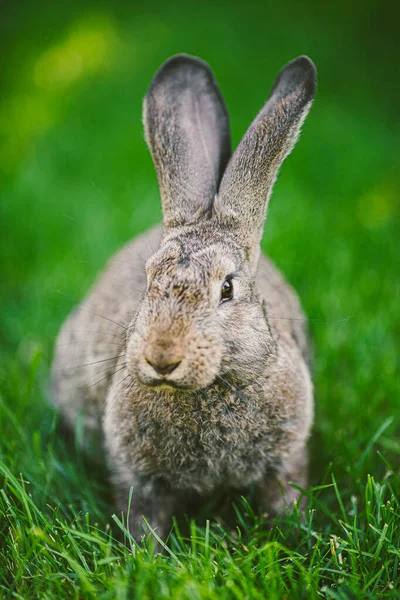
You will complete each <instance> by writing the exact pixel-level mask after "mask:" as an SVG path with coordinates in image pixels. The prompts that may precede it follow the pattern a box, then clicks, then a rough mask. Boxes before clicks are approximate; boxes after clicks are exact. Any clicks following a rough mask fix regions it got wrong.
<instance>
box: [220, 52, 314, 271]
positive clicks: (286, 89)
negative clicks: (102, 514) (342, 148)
mask: <svg viewBox="0 0 400 600" xmlns="http://www.w3.org/2000/svg"><path fill="white" fill-rule="evenodd" d="M315 90H316V70H315V66H314V64H313V62H312V61H311V60H310V59H309V58H307V57H306V56H301V57H299V58H297V59H295V60H293V61H292V62H290V63H288V64H287V65H286V66H285V67H284V68H283V69H282V71H281V72H280V73H279V75H278V78H277V79H276V81H275V84H274V87H273V88H272V92H271V95H270V97H269V99H268V101H267V103H266V105H265V106H264V108H263V109H262V110H261V112H260V113H259V114H258V116H257V117H256V119H255V120H254V121H253V123H252V124H251V125H250V128H249V129H248V131H247V133H246V134H245V136H244V138H243V139H242V141H241V142H240V144H239V146H238V147H237V148H236V150H235V152H234V153H233V156H232V158H231V160H230V161H229V164H228V166H227V168H226V170H225V173H224V176H223V178H222V181H221V186H220V189H219V192H218V196H217V198H216V199H215V203H214V218H216V219H217V221H218V222H219V223H220V225H221V226H222V227H224V228H226V229H228V230H230V231H231V232H232V233H234V235H235V237H236V238H237V240H238V241H239V243H240V244H241V245H242V246H243V247H244V248H246V250H248V252H249V255H250V256H251V257H252V258H253V259H254V260H256V259H257V257H258V254H259V243H260V240H261V237H262V232H263V226H264V220H265V216H266V209H267V203H268V199H269V196H270V194H271V191H272V186H273V184H274V182H275V179H276V176H277V174H278V169H279V167H280V166H281V164H282V162H283V161H284V159H285V158H286V156H287V155H288V154H289V153H290V151H291V150H292V148H293V146H294V144H295V142H296V140H297V138H298V135H299V133H300V128H301V125H302V123H303V121H304V119H305V118H306V116H307V114H308V111H309V110H310V108H311V103H312V100H313V98H314V94H315Z"/></svg>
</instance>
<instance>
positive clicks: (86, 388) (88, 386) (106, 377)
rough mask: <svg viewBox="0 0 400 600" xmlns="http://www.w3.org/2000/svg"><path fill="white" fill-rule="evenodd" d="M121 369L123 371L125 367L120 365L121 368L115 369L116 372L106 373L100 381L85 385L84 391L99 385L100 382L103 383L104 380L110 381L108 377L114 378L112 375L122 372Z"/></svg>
mask: <svg viewBox="0 0 400 600" xmlns="http://www.w3.org/2000/svg"><path fill="white" fill-rule="evenodd" d="M122 369H125V365H122V366H121V367H119V369H117V370H116V371H114V372H113V373H108V374H107V375H106V376H105V377H102V378H101V379H99V380H98V381H95V382H94V383H91V384H90V385H87V386H86V387H85V390H88V389H90V388H91V387H94V386H95V385H98V384H99V383H101V382H102V381H104V380H105V379H110V377H114V375H116V373H119V372H120V371H122Z"/></svg>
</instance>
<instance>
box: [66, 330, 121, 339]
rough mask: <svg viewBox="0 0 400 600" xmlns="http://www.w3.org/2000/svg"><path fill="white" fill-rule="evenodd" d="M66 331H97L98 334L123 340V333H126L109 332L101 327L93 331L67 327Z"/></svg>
mask: <svg viewBox="0 0 400 600" xmlns="http://www.w3.org/2000/svg"><path fill="white" fill-rule="evenodd" d="M65 331H68V332H69V333H78V332H79V333H81V332H83V333H95V334H96V335H97V334H99V333H101V335H109V336H111V337H115V338H117V340H121V342H122V341H123V335H124V334H121V335H117V334H116V333H109V332H107V331H103V330H101V329H99V330H98V331H92V330H90V329H66V330H65Z"/></svg>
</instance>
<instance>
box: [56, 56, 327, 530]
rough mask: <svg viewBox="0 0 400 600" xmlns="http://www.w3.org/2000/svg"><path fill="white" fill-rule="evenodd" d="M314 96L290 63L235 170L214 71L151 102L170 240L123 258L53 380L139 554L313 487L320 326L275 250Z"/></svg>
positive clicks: (272, 511)
mask: <svg viewBox="0 0 400 600" xmlns="http://www.w3.org/2000/svg"><path fill="white" fill-rule="evenodd" d="M315 91H316V70H315V66H314V64H313V62H312V61H311V60H310V59H309V58H307V57H305V56H301V57H299V58H297V59H295V60H293V61H291V62H289V63H288V64H287V65H286V66H285V67H284V68H283V69H282V70H281V72H280V73H279V75H278V77H277V79H276V81H275V84H274V86H273V88H272V91H271V94H270V97H269V99H268V101H267V103H266V104H265V106H264V107H263V108H262V110H261V112H260V113H259V114H258V116H257V117H256V119H255V120H254V121H253V123H252V124H251V126H250V128H249V129H248V131H247V133H246V134H245V135H244V137H243V139H242V141H241V142H240V144H239V145H238V147H237V148H236V150H235V151H234V152H233V154H232V155H231V141H230V127H229V119H228V113H227V109H226V106H225V103H224V100H223V98H222V95H221V92H220V91H219V88H218V86H217V83H216V81H215V79H214V76H213V73H212V71H211V69H210V67H209V66H208V65H207V63H205V62H203V61H202V60H201V59H199V58H196V57H192V56H189V55H185V54H180V55H177V56H174V57H172V58H170V59H168V60H167V61H166V62H165V63H164V64H163V65H162V66H161V67H160V68H159V70H158V71H157V73H156V74H155V76H154V78H153V80H152V83H151V85H150V88H149V90H148V93H147V95H146V97H145V100H144V111H143V122H144V129H145V137H146V141H147V144H148V146H149V149H150V153H151V155H152V158H153V161H154V165H155V170H156V174H157V178H158V184H159V188H160V196H161V204H162V213H163V222H162V226H159V227H155V228H154V229H152V230H150V231H149V232H147V233H144V234H142V235H140V236H139V237H137V238H136V239H135V240H133V241H132V242H130V243H128V244H127V245H126V246H125V247H124V248H123V249H122V250H121V251H120V252H119V253H118V254H117V255H116V256H115V257H114V258H113V259H111V261H110V262H109V264H108V266H107V268H106V269H105V271H104V273H103V274H102V275H101V276H100V278H99V280H98V282H97V283H96V284H95V285H94V287H93V289H92V290H91V291H90V293H89V294H88V296H87V297H86V299H85V300H84V302H83V303H82V304H81V305H80V306H79V307H78V308H76V309H75V310H74V311H73V312H72V314H71V315H70V316H69V317H68V319H67V321H66V322H65V324H64V325H63V327H62V329H61V332H60V334H59V336H58V341H57V345H56V349H55V356H54V361H53V367H52V376H51V382H52V397H53V399H54V403H55V405H57V406H58V407H59V408H60V410H61V413H62V414H63V416H64V418H65V421H66V422H67V424H68V426H69V427H71V428H72V429H73V428H74V427H75V425H76V421H77V418H78V416H79V415H82V418H83V420H84V426H85V428H86V429H87V431H89V432H90V431H91V432H94V433H95V432H101V435H102V439H103V440H104V442H103V443H104V449H105V456H106V461H107V464H108V467H109V471H110V477H111V480H112V484H113V486H114V489H115V496H116V505H117V508H118V510H123V511H126V510H127V507H128V497H129V494H130V493H131V497H130V510H129V528H130V531H131V534H132V535H133V537H134V538H135V539H137V540H140V539H141V536H142V534H143V531H144V530H145V528H146V526H145V525H144V523H145V522H147V523H148V524H149V525H150V527H151V528H153V529H154V530H155V531H157V533H158V535H159V536H160V537H161V538H162V539H165V538H167V536H168V534H169V531H170V528H171V526H172V522H173V518H174V516H176V515H179V514H185V512H186V511H188V510H190V506H191V503H192V502H200V504H201V503H202V502H203V501H204V502H205V501H206V499H208V498H212V497H213V496H215V495H217V494H219V493H221V492H224V491H226V490H247V489H250V488H251V489H253V490H255V494H256V499H257V506H258V507H259V510H260V511H261V514H265V515H266V518H267V520H268V519H271V518H273V517H274V516H277V515H279V514H281V513H283V512H285V511H286V510H288V509H289V508H290V506H291V505H292V504H293V503H294V502H295V501H296V500H298V498H299V496H300V492H299V488H303V487H304V486H306V484H307V448H306V446H307V440H308V437H309V434H310V428H311V425H312V421H313V384H312V378H311V373H310V343H309V339H308V334H307V322H306V318H305V316H304V314H303V311H302V309H301V306H300V303H299V300H298V297H297V295H296V293H295V292H294V290H293V289H292V288H291V287H290V285H289V284H288V283H287V282H286V281H285V279H284V278H283V276H282V275H281V274H280V272H279V271H278V270H277V268H276V267H275V266H274V265H273V263H272V262H271V261H270V260H269V259H267V258H266V257H264V256H263V255H261V250H260V241H261V237H262V234H263V227H264V221H265V218H266V212H267V205H268V201H269V198H270V195H271V191H272V187H273V184H274V182H275V180H276V177H277V173H278V170H279V167H280V166H281V164H282V162H283V160H284V159H285V157H286V156H287V155H288V154H289V153H290V151H291V150H292V148H293V146H294V144H295V142H296V140H297V138H298V135H299V132H300V128H301V126H302V124H303V121H304V119H305V117H306V116H307V114H308V112H309V110H310V107H311V104H312V101H313V98H314V95H315ZM293 483H294V484H295V485H292V484H293ZM130 490H132V491H131V492H130ZM143 517H144V518H145V520H146V521H144V520H143Z"/></svg>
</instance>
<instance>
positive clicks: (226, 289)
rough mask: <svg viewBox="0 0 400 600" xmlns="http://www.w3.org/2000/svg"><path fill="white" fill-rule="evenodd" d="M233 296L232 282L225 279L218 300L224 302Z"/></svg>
mask: <svg viewBox="0 0 400 600" xmlns="http://www.w3.org/2000/svg"><path fill="white" fill-rule="evenodd" d="M232 298H233V283H232V279H225V281H224V283H223V284H222V287H221V296H220V302H226V301H227V300H232Z"/></svg>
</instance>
